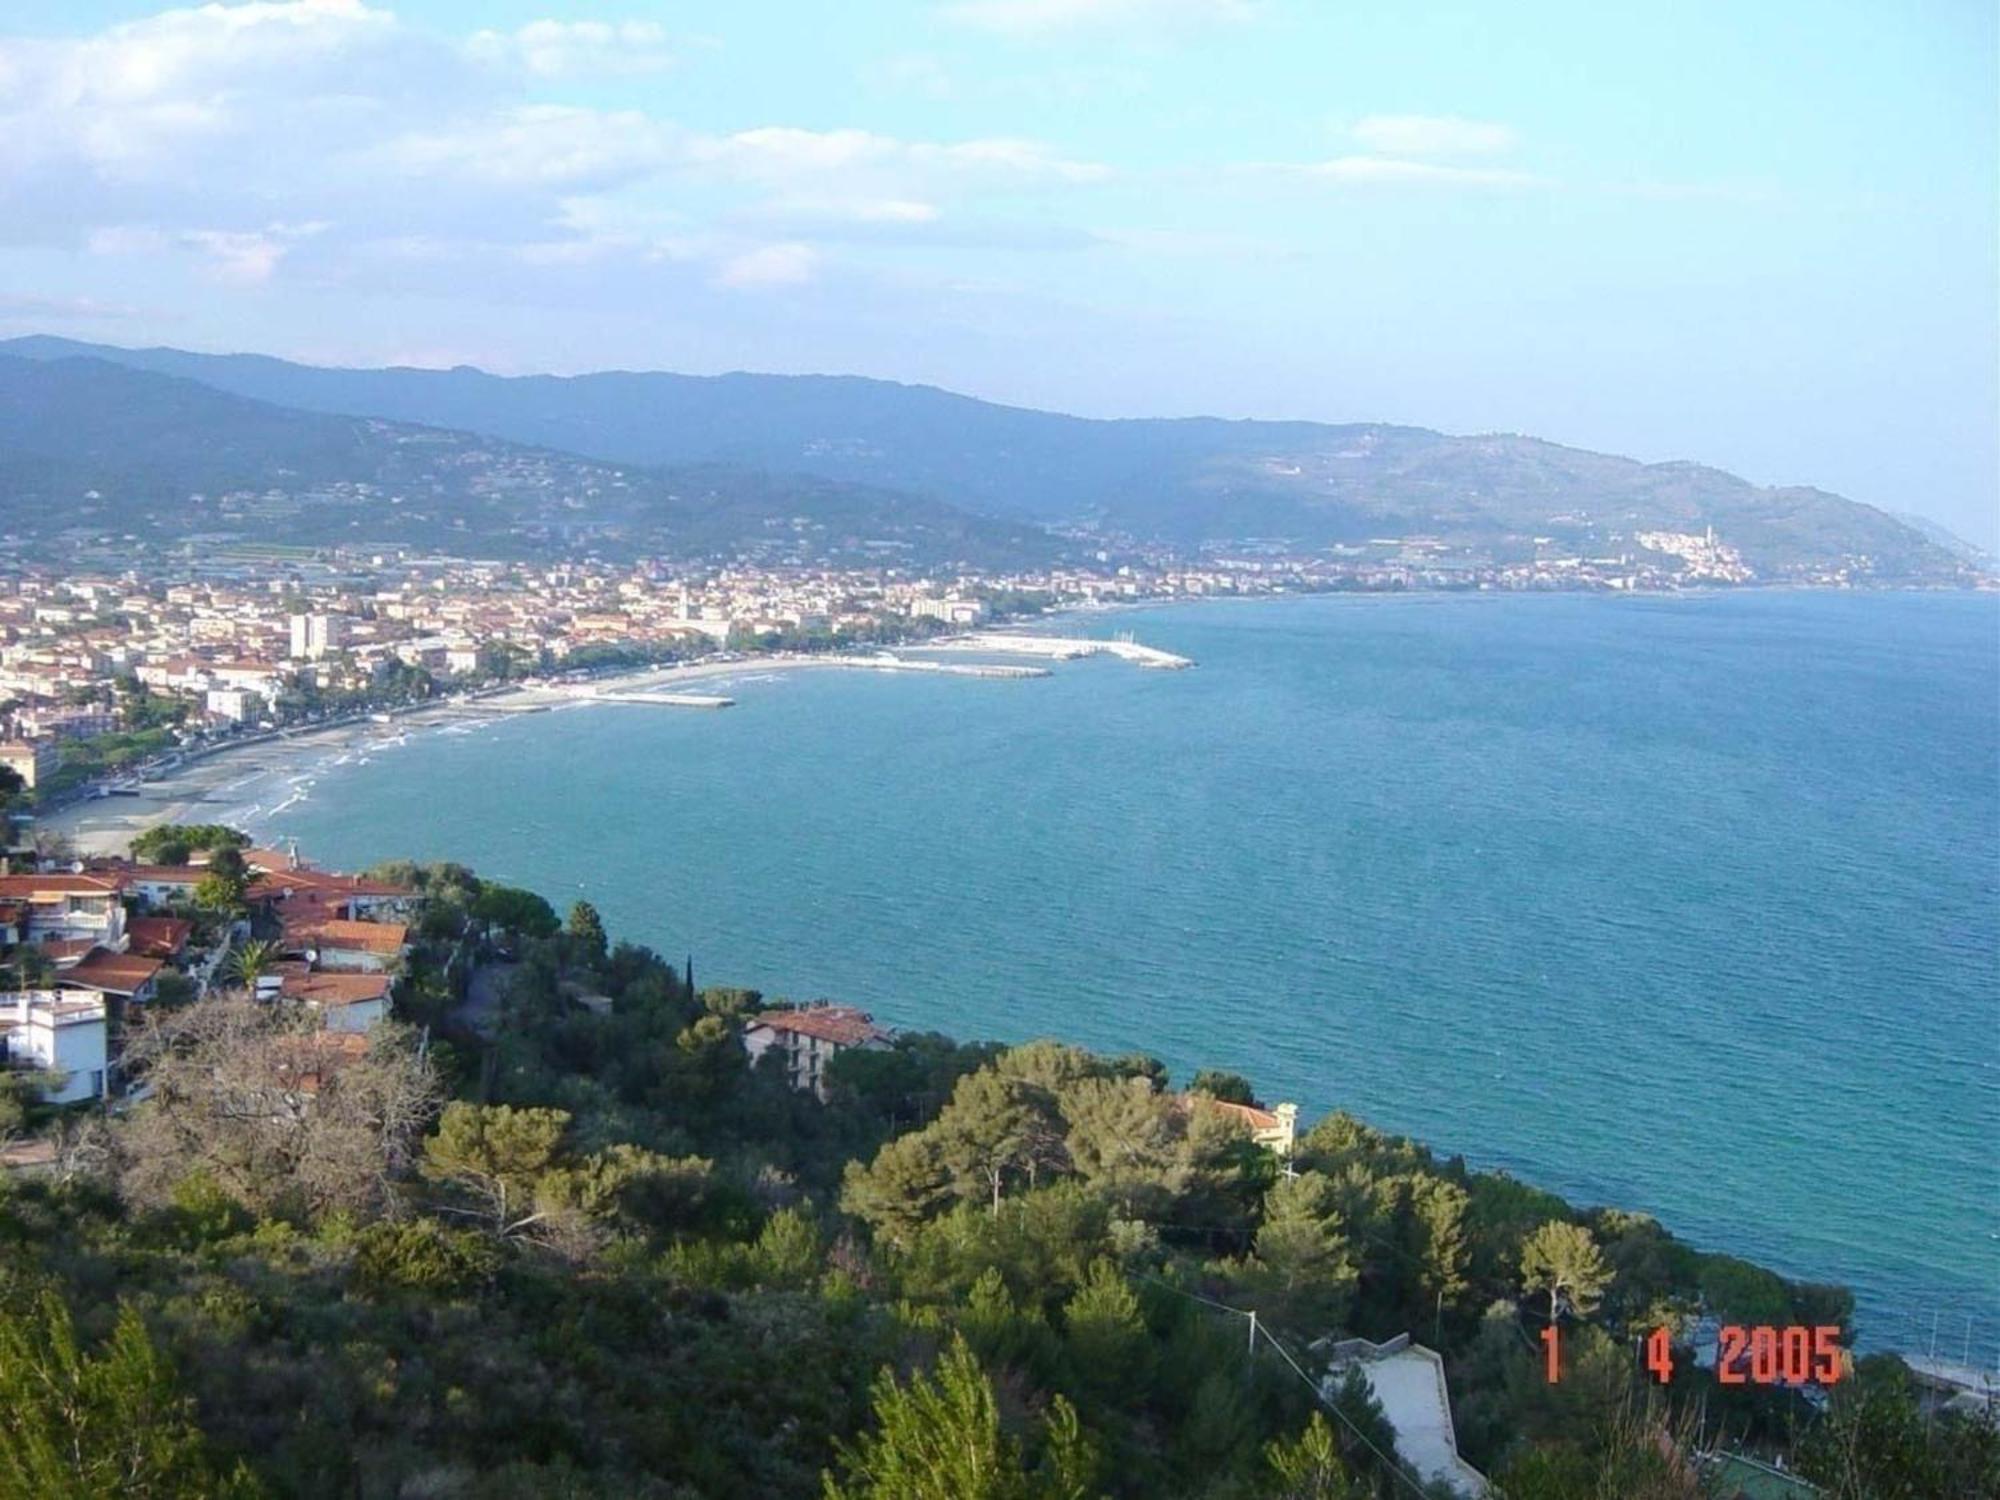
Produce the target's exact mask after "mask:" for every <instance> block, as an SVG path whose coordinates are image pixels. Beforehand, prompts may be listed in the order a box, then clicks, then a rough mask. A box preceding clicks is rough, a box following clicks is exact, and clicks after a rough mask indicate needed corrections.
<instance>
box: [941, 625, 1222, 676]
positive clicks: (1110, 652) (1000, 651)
mask: <svg viewBox="0 0 2000 1500" xmlns="http://www.w3.org/2000/svg"><path fill="white" fill-rule="evenodd" d="M937 644H938V645H939V646H943V647H950V648H952V649H954V650H958V651H991V652H993V653H994V654H996V655H999V656H1047V657H1052V658H1054V659H1055V660H1057V661H1074V660H1076V659H1077V658H1078V657H1082V656H1115V657H1117V658H1118V659H1119V660H1120V661H1129V662H1131V663H1132V664H1133V665H1134V666H1138V667H1145V668H1148V669H1149V670H1152V671H1155V672H1180V671H1185V670H1186V669H1187V668H1189V667H1191V666H1193V665H1194V662H1193V661H1191V660H1190V659H1189V658H1187V657H1185V656H1176V655H1174V653H1173V652H1171V651H1162V650H1160V649H1159V648H1158V647H1156V646H1141V645H1140V644H1139V643H1138V642H1136V641H1134V640H1132V639H1131V638H1130V637H1129V636H1127V637H1121V638H1120V639H1117V640H1110V641H1104V640H1098V639H1097V638H1095V637H1093V636H1064V635H997V634H993V633H991V632H982V633H980V634H977V635H962V636H954V637H952V638H951V639H949V640H944V641H939V642H938V643H937Z"/></svg>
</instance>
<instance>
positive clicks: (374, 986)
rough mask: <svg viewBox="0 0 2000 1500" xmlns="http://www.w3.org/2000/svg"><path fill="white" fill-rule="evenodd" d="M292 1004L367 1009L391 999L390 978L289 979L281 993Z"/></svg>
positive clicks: (328, 976)
mask: <svg viewBox="0 0 2000 1500" xmlns="http://www.w3.org/2000/svg"><path fill="white" fill-rule="evenodd" d="M278 993H279V994H281V995H283V996H284V997H285V998H286V999H288V1000H304V1001H307V1002H308V1003H310V1004H313V1005H366V1004H367V1003H368V1002H369V1001H370V1000H386V999H387V998H388V997H389V976H388V975H387V974H301V975H297V976H294V975H290V974H287V975H286V976H285V983H284V985H283V987H282V988H281V989H280V990H279V991H278Z"/></svg>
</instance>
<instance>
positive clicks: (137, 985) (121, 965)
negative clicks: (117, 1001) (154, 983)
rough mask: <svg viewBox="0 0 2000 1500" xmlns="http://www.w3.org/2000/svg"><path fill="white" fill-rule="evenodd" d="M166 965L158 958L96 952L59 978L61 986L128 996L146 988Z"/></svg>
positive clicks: (107, 950)
mask: <svg viewBox="0 0 2000 1500" xmlns="http://www.w3.org/2000/svg"><path fill="white" fill-rule="evenodd" d="M165 967H166V965H165V964H163V963H161V962H160V961H159V960H158V959H157V958H144V957H142V956H140V955H139V954H136V953H113V952H112V951H111V950H110V949H108V948H99V949H98V950H97V951H96V952H95V953H92V954H91V955H90V956H89V957H88V958H86V959H84V961H83V962H82V963H80V964H77V965H76V966H75V967H73V968H68V969H64V970H63V971H62V973H61V975H60V976H59V977H60V978H61V980H62V982H63V983H64V984H80V985H83V986H84V987H85V988H86V989H93V990H106V991H109V992H110V993H111V994H114V995H130V994H134V993H136V992H137V991H139V990H141V989H143V988H145V986H146V982H147V981H148V980H150V979H151V978H152V977H153V976H154V975H155V974H157V973H159V972H160V970H161V969H163V968H165Z"/></svg>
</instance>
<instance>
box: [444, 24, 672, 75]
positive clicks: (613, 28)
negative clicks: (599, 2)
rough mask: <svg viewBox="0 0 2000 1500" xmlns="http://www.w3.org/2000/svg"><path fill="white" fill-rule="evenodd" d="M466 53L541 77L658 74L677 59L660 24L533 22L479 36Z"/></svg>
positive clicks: (481, 33)
mask: <svg viewBox="0 0 2000 1500" xmlns="http://www.w3.org/2000/svg"><path fill="white" fill-rule="evenodd" d="M466 50H467V51H468V52H470V53H471V55H472V56H473V57H475V58H477V59H478V60H479V61H481V62H486V63H493V64H497V65H499V66H502V67H519V68H521V69H523V70H525V71H526V72H528V73H531V74H533V75H534V76H536V77H537V78H573V77H603V76H606V75H630V74H637V73H657V72H660V71H661V70H662V69H665V68H669V67H672V66H673V64H674V61H675V57H674V53H673V51H672V49H671V48H670V46H669V44H668V38H667V32H666V28H665V27H663V26H661V25H660V24H659V23H658V22H656V21H530V22H529V23H528V24H527V25H526V26H523V27H521V29H520V30H518V31H513V32H500V31H480V32H475V33H474V34H473V36H472V37H471V39H470V40H469V41H468V42H467V43H466Z"/></svg>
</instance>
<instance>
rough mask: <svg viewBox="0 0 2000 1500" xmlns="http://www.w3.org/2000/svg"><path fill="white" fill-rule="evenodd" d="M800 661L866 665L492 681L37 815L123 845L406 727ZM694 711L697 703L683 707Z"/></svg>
mask: <svg viewBox="0 0 2000 1500" xmlns="http://www.w3.org/2000/svg"><path fill="white" fill-rule="evenodd" d="M805 668H820V669H826V670H836V671H838V670H847V671H855V670H863V669H864V666H863V664H862V663H860V662H859V661H858V660H857V658H856V657H854V656H845V657H832V656H800V655H773V656H754V657H747V658H737V659H735V660H731V661H700V662H690V663H686V664H683V665H679V666H670V667H642V668H638V669H636V670H634V671H630V672H620V673H616V674H611V675H607V676H603V677H595V678H592V679H591V680H590V681H589V682H588V683H572V684H541V685H535V686H522V687H509V688H499V689H491V690H488V691H485V692H482V693H478V694H474V695H470V696H466V697H461V698H453V699H449V700H446V701H443V702H433V703H425V704H418V705H413V706H411V707H407V708H401V709H392V710H385V711H383V712H382V713H380V714H376V715H369V716H363V717H358V718H354V719H349V720H345V721H342V722H339V723H334V724H325V725H316V726H307V727H305V728H301V729H296V730H286V731H281V732H276V733H271V734H265V735H258V736H255V737H252V738H249V739H245V740H243V741H240V742H235V743H230V744H225V745H220V746H217V747H215V748H213V749H207V750H200V751H196V752H194V753H193V754H191V755H190V756H189V757H188V758H187V759H185V760H183V761H182V762H181V763H180V764H178V765H176V766H173V767H172V768H170V769H167V770H164V771H160V772H157V773H150V774H149V775H148V776H147V778H146V779H145V780H144V781H142V782H140V783H139V784H138V792H139V794H138V795H137V796H125V795H119V796H106V797H95V798H89V799H86V800H84V801H80V802H74V803H71V804H70V805H68V806H66V807H63V808H59V809H57V810H56V811H54V812H51V813H48V814H46V815H44V816H43V817H41V818H40V819H39V820H38V824H39V826H40V827H42V828H46V829H50V830H52V831H54V832H57V833H60V834H62V835H63V836H65V837H66V838H68V839H69V841H70V842H71V844H72V845H74V846H75V848H76V850H77V852H78V853H79V854H85V855H106V854H123V853H124V852H125V851H126V847H127V845H128V844H129V843H130V842H131V840H132V838H133V836H134V835H135V834H138V833H140V832H143V831H144V830H145V829H147V828H150V827H152V826H153V825H155V824H157V823H232V822H237V823H240V822H247V821H251V820H254V819H260V818H268V817H269V816H270V815H271V814H273V813H275V812H278V811H281V810H282V809H283V808H284V807H285V806H287V805H289V803H290V802H292V801H296V800H298V799H299V798H301V797H303V796H304V795H306V791H307V789H308V788H309V786H310V784H311V781H312V778H313V776H314V774H315V772H316V771H317V770H319V769H321V768H323V767H327V766H332V765H336V764H344V763H346V762H348V761H350V760H352V759H354V758H356V757H365V756H368V755H371V754H374V753H378V752H382V751H387V750H389V749H391V748H393V747H397V746H401V745H403V744H405V743H407V742H408V741H409V739H410V737H411V736H412V735H420V734H429V733H439V732H447V731H450V730H452V729H453V728H455V727H460V726H472V725H479V724H488V723H491V722H492V721H494V720H495V719H499V718H504V717H506V716H508V715H511V714H522V713H546V712H548V711H550V710H552V709H557V708H577V707H587V706H589V705H590V702H591V695H592V694H593V693H594V692H597V691H600V690H602V691H605V692H633V691H639V690H655V691H661V692H671V691H676V690H681V689H685V688H686V687H688V686H689V685H691V684H695V683H702V684H706V685H709V686H711V687H713V686H716V685H719V684H722V683H725V682H726V681H728V680H729V679H732V678H747V677H752V676H760V675H763V674H765V673H769V672H790V671H799V670H803V669H805ZM688 711H690V712H699V710H693V709H691V710H688Z"/></svg>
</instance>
